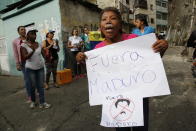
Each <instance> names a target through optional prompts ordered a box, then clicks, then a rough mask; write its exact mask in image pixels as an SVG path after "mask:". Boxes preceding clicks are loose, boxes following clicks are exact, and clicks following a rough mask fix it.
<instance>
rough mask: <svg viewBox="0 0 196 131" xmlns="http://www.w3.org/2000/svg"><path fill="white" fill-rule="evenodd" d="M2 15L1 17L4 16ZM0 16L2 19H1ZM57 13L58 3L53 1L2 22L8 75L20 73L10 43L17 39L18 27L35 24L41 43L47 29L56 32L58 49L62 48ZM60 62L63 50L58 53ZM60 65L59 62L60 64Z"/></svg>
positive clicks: (59, 20)
mask: <svg viewBox="0 0 196 131" xmlns="http://www.w3.org/2000/svg"><path fill="white" fill-rule="evenodd" d="M5 15H6V14H4V15H3V16H5ZM3 16H2V17H3ZM60 17H61V16H60V11H59V1H58V0H54V1H51V2H49V3H47V4H45V5H42V6H40V7H37V8H34V9H32V10H30V11H27V12H25V13H22V14H20V15H17V16H15V17H12V18H9V19H6V20H4V21H3V23H4V27H5V36H6V43H7V47H8V49H7V51H8V52H9V54H8V56H9V67H10V75H20V74H21V72H19V71H17V70H16V68H15V60H14V56H13V49H12V41H13V39H15V38H17V37H18V34H17V27H18V26H19V25H27V24H30V23H32V22H34V23H35V28H37V29H38V30H39V32H38V33H37V41H38V42H39V43H41V41H42V40H43V39H45V33H46V32H47V30H48V29H53V30H55V31H56V33H55V37H56V38H58V39H59V40H60V41H59V44H60V47H61V48H62V41H61V18H60ZM59 56H60V61H62V59H63V58H64V57H63V50H61V51H60V53H59ZM60 63H61V62H60Z"/></svg>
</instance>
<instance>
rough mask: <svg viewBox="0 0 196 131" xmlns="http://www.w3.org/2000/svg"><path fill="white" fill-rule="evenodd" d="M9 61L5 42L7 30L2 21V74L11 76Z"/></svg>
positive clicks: (0, 65)
mask: <svg viewBox="0 0 196 131" xmlns="http://www.w3.org/2000/svg"><path fill="white" fill-rule="evenodd" d="M9 71H10V68H9V61H8V51H7V44H6V41H5V30H4V25H3V21H2V20H1V19H0V74H9Z"/></svg>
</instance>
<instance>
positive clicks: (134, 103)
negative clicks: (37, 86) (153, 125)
mask: <svg viewBox="0 0 196 131" xmlns="http://www.w3.org/2000/svg"><path fill="white" fill-rule="evenodd" d="M142 99H143V98H142V97H141V96H139V95H135V94H134V95H133V94H132V95H131V94H130V93H129V94H127V93H126V94H119V95H112V96H106V97H104V103H103V107H102V119H101V125H102V126H105V127H133V126H143V125H144V123H143V100H142Z"/></svg>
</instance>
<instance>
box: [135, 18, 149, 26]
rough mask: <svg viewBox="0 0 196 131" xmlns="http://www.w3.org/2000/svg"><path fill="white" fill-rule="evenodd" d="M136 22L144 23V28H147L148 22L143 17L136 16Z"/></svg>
mask: <svg viewBox="0 0 196 131" xmlns="http://www.w3.org/2000/svg"><path fill="white" fill-rule="evenodd" d="M136 20H139V21H141V22H143V23H144V25H145V26H148V22H147V19H146V17H145V16H138V17H137V18H136Z"/></svg>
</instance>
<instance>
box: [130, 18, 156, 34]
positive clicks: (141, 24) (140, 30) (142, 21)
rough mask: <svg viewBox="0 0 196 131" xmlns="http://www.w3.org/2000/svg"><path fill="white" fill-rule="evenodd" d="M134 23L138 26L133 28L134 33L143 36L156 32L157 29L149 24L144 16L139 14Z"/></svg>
mask: <svg viewBox="0 0 196 131" xmlns="http://www.w3.org/2000/svg"><path fill="white" fill-rule="evenodd" d="M134 24H135V26H136V28H134V29H133V31H132V34H136V35H138V36H141V35H146V34H149V33H155V29H154V28H153V27H151V26H149V25H148V22H147V20H146V18H145V17H144V16H138V17H137V18H136V20H135V22H134Z"/></svg>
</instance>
